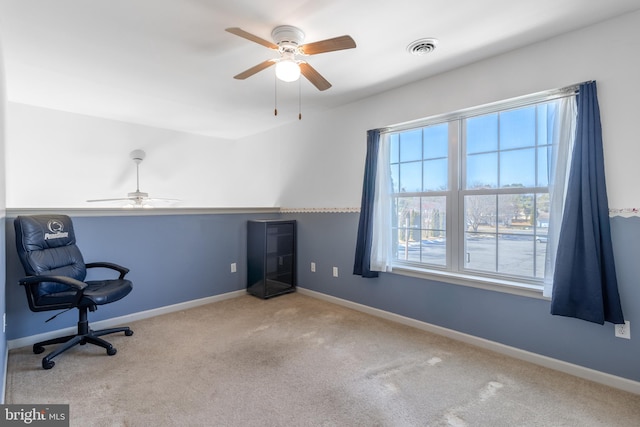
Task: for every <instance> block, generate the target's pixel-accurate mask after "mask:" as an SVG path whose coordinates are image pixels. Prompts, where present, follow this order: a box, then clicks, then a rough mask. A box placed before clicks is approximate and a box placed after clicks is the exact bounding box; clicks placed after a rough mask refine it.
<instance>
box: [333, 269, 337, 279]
mask: <svg viewBox="0 0 640 427" xmlns="http://www.w3.org/2000/svg"><path fill="white" fill-rule="evenodd" d="M333 277H338V267H333Z"/></svg>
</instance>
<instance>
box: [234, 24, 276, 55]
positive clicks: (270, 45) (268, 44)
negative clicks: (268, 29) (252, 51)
mask: <svg viewBox="0 0 640 427" xmlns="http://www.w3.org/2000/svg"><path fill="white" fill-rule="evenodd" d="M225 31H227V32H229V33H231V34H235V35H236V36H239V37H242V38H243V39H247V40H250V41H252V42H254V43H258V44H261V45H262V46H265V47H268V48H269V49H274V50H278V45H277V44H275V43H272V42H270V41H268V40H265V39H262V38H260V37H258V36H254V35H253V34H251V33H248V32H246V31H245V30H243V29H241V28H238V27H233V28H227V29H225Z"/></svg>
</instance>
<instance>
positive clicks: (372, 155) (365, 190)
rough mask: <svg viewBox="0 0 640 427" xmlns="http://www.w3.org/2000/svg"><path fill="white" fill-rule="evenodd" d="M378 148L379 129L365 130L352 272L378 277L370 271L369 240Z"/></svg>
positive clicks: (371, 238) (370, 240)
mask: <svg viewBox="0 0 640 427" xmlns="http://www.w3.org/2000/svg"><path fill="white" fill-rule="evenodd" d="M379 149H380V130H378V129H374V130H369V131H367V158H366V160H365V165H364V183H363V185H362V202H361V204H360V222H359V223H358V239H357V241H356V258H355V261H354V263H353V274H357V275H359V276H362V277H378V272H377V271H371V270H370V268H371V242H372V240H373V236H372V233H373V201H374V197H375V193H376V169H377V167H378V150H379Z"/></svg>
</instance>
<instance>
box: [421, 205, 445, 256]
mask: <svg viewBox="0 0 640 427" xmlns="http://www.w3.org/2000/svg"><path fill="white" fill-rule="evenodd" d="M446 220H447V198H446V197H445V196H438V197H423V198H422V227H423V228H422V241H421V261H422V262H423V263H427V264H435V265H442V266H446V265H447V245H446V244H447V240H446V236H447V231H446V230H447V221H446Z"/></svg>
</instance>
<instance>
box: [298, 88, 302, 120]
mask: <svg viewBox="0 0 640 427" xmlns="http://www.w3.org/2000/svg"><path fill="white" fill-rule="evenodd" d="M301 81H302V79H298V120H302V83H300V82H301Z"/></svg>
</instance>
